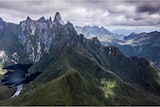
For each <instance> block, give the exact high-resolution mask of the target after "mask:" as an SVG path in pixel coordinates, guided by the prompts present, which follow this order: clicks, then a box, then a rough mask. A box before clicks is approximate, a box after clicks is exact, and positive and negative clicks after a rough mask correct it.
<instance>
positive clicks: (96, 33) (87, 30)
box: [75, 26, 124, 42]
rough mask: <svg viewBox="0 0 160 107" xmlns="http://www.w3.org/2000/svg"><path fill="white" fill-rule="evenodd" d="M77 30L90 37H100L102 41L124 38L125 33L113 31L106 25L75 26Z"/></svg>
mask: <svg viewBox="0 0 160 107" xmlns="http://www.w3.org/2000/svg"><path fill="white" fill-rule="evenodd" d="M75 30H76V31H77V32H78V34H84V36H85V37H86V38H88V39H91V38H93V37H98V39H99V40H100V41H102V42H104V41H105V42H111V41H112V40H113V39H120V40H121V39H123V37H124V35H120V34H116V33H112V32H110V31H109V30H107V29H105V28H104V27H99V26H84V27H80V26H75Z"/></svg>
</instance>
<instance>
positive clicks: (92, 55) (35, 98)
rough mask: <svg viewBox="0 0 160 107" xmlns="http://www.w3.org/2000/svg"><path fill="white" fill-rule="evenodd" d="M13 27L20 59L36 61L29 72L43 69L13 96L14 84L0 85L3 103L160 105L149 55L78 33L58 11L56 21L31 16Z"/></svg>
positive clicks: (158, 86) (156, 73) (159, 91)
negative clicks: (132, 54) (127, 51)
mask: <svg viewBox="0 0 160 107" xmlns="http://www.w3.org/2000/svg"><path fill="white" fill-rule="evenodd" d="M14 26H15V27H16V34H17V35H14V36H15V38H16V40H17V46H18V47H19V48H20V49H22V51H21V54H18V50H16V49H18V48H16V49H15V51H16V52H17V56H19V59H18V60H17V62H16V63H22V62H24V63H29V62H30V63H33V65H32V67H31V68H30V69H29V70H28V74H26V75H32V74H34V73H36V72H41V74H40V75H38V76H37V77H36V78H35V79H34V80H33V81H31V82H29V83H28V84H26V85H24V89H23V90H22V92H21V94H20V95H19V96H16V97H14V98H10V97H11V95H13V94H14V92H15V87H11V88H10V89H8V88H6V87H4V85H3V84H0V86H1V87H2V88H1V89H2V90H0V99H1V102H0V105H3V106H4V105H21V106H23V105H32V106H35V105H39V106H44V105H160V102H159V100H160V82H159V81H160V76H159V73H160V71H159V70H158V69H157V68H156V67H155V65H154V64H152V63H151V62H150V61H149V60H147V59H145V58H138V57H129V58H128V57H126V56H125V55H124V54H123V53H122V52H121V51H120V50H119V49H118V48H116V47H114V46H108V47H106V46H103V45H101V43H100V41H99V40H98V38H97V37H94V38H92V39H86V38H85V37H84V35H83V34H79V35H78V34H77V32H76V30H75V29H74V27H73V25H72V23H70V22H67V23H66V24H65V23H63V21H62V20H61V16H60V13H58V12H57V13H56V15H55V18H54V20H53V21H52V20H50V19H49V20H45V19H44V18H40V20H37V21H33V20H31V18H29V17H28V18H27V19H26V20H25V21H22V22H21V23H20V24H19V25H14ZM2 36H3V35H2ZM10 41H11V43H12V42H13V41H12V40H10ZM48 42H49V43H48ZM13 43H14V42H13ZM8 45H9V44H8ZM9 46H10V45H9ZM14 46H15V45H14ZM5 48H6V50H8V51H9V49H8V48H7V46H6V47H5ZM3 50H4V49H3ZM22 59H23V60H22ZM6 63H7V62H6Z"/></svg>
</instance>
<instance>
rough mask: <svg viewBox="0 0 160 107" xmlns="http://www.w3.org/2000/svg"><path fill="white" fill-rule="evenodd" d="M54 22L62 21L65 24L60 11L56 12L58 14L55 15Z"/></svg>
mask: <svg viewBox="0 0 160 107" xmlns="http://www.w3.org/2000/svg"><path fill="white" fill-rule="evenodd" d="M54 22H55V23H60V24H63V21H62V18H61V15H60V13H59V12H56V15H55V17H54Z"/></svg>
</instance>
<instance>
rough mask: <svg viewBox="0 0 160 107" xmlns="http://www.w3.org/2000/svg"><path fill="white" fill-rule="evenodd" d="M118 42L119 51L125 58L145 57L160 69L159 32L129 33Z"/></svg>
mask: <svg viewBox="0 0 160 107" xmlns="http://www.w3.org/2000/svg"><path fill="white" fill-rule="evenodd" d="M124 40H125V41H121V42H119V43H118V44H119V45H117V46H118V47H119V49H120V50H121V51H122V52H123V53H124V54H125V55H127V56H133V55H134V56H139V57H145V58H148V59H149V60H151V61H152V62H153V63H154V64H155V65H156V66H157V67H160V63H159V61H160V54H159V49H160V32H158V31H154V32H150V33H140V34H136V33H131V34H130V35H129V36H126V37H124Z"/></svg>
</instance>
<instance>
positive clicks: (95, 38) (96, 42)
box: [92, 37, 101, 46]
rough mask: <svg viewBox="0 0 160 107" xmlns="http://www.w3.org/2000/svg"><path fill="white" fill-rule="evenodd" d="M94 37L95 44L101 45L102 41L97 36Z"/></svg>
mask: <svg viewBox="0 0 160 107" xmlns="http://www.w3.org/2000/svg"><path fill="white" fill-rule="evenodd" d="M92 39H93V42H94V44H95V45H97V46H101V43H100V42H99V40H98V38H97V37H93V38H92Z"/></svg>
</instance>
